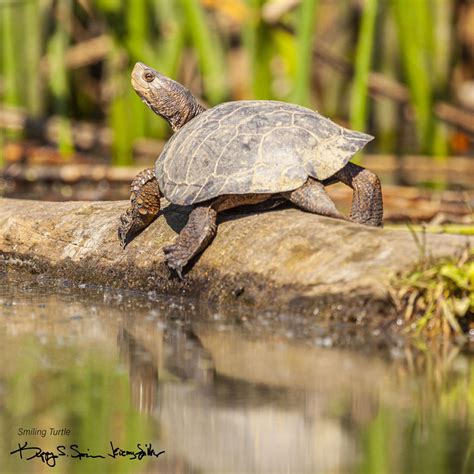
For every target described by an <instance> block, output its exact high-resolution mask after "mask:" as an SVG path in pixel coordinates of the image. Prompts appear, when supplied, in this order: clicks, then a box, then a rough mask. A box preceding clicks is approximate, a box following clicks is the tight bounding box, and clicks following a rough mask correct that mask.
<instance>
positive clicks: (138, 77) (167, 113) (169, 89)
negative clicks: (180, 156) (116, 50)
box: [132, 63, 204, 132]
mask: <svg viewBox="0 0 474 474" xmlns="http://www.w3.org/2000/svg"><path fill="white" fill-rule="evenodd" d="M132 86H133V88H134V89H135V92H136V93H137V94H138V95H139V96H140V98H141V99H142V101H143V102H144V103H145V104H146V105H148V107H150V109H151V110H153V112H155V113H156V114H158V115H159V116H161V117H163V118H164V119H165V120H166V121H167V122H168V123H169V124H170V126H171V128H172V129H173V131H174V132H176V131H177V130H179V129H180V128H181V127H182V126H183V125H184V124H185V123H187V122H189V121H190V120H191V119H192V118H194V117H195V116H196V115H198V114H200V113H201V112H203V111H204V108H203V107H202V106H201V105H199V103H198V101H197V100H196V98H195V97H194V96H193V95H192V94H191V92H190V91H189V90H188V89H186V87H184V86H182V85H181V84H180V83H179V82H176V81H173V80H172V79H170V78H169V77H166V76H163V74H160V73H159V72H158V71H156V70H155V69H153V68H151V67H149V66H146V65H145V64H143V63H137V64H135V67H134V68H133V71H132Z"/></svg>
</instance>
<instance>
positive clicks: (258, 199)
mask: <svg viewBox="0 0 474 474" xmlns="http://www.w3.org/2000/svg"><path fill="white" fill-rule="evenodd" d="M131 82H132V86H133V88H134V90H135V92H136V93H137V94H138V96H139V97H140V98H141V100H142V101H143V102H144V103H145V104H146V105H147V106H148V107H149V108H151V109H152V110H153V111H154V112H155V113H156V114H157V115H159V116H161V117H162V118H164V119H165V120H166V121H167V122H168V123H169V125H170V126H171V129H172V130H173V132H174V134H173V135H172V136H171V138H170V139H169V140H168V142H167V143H166V145H165V146H164V148H163V151H162V152H161V154H160V156H159V157H158V159H157V160H156V163H155V167H154V168H148V169H146V170H143V171H141V172H140V173H138V174H137V176H136V177H135V178H134V179H133V181H132V184H131V194H130V207H129V208H128V209H127V210H126V212H125V213H123V214H122V215H121V218H120V225H119V228H118V235H119V240H120V242H121V245H122V247H123V248H125V247H126V246H127V244H128V243H129V242H130V241H131V240H133V239H134V238H135V237H136V236H137V235H138V234H139V233H140V232H141V231H142V230H143V229H144V228H146V227H147V226H148V225H149V224H150V223H151V222H153V220H154V219H155V218H156V217H157V216H158V213H159V211H160V198H161V197H165V198H166V199H167V200H168V201H169V202H171V203H173V204H175V205H180V206H189V205H192V206H193V207H192V210H191V212H190V214H189V218H188V221H187V224H186V225H185V226H184V228H183V229H182V230H181V232H180V233H179V235H178V236H177V238H176V239H175V241H174V243H173V244H172V245H169V246H166V247H164V248H163V252H164V255H165V262H166V264H167V265H168V267H169V268H170V269H171V270H173V271H175V272H176V274H177V275H178V276H179V277H180V278H182V272H183V269H185V267H186V266H187V265H188V264H189V263H190V261H191V260H192V259H193V258H194V257H196V256H197V255H199V254H200V253H201V252H202V251H203V250H204V249H205V248H206V247H207V246H208V245H209V244H210V242H211V240H212V239H213V237H214V236H215V234H216V231H217V225H216V217H217V215H218V214H219V213H220V212H222V211H226V210H228V209H231V208H235V207H239V206H246V205H255V204H261V203H264V204H265V203H267V204H269V205H270V206H269V207H271V203H272V202H277V203H278V202H281V200H284V201H289V202H291V203H292V204H293V205H295V206H297V207H298V208H300V209H302V210H304V211H307V212H311V213H314V214H319V215H322V216H327V217H332V218H336V219H342V220H350V221H353V222H356V223H360V224H365V225H368V226H374V227H381V226H382V225H383V203H382V190H381V185H380V180H379V178H378V177H377V175H376V174H375V173H373V172H371V171H370V170H368V169H365V168H363V167H361V166H358V165H356V164H354V163H351V162H350V161H349V160H350V159H351V158H352V156H353V155H354V154H355V153H356V152H357V151H359V150H361V149H362V148H363V147H364V146H365V145H366V144H367V143H368V142H369V141H371V140H372V139H373V138H374V137H372V136H371V135H368V134H365V133H362V132H358V131H352V130H349V129H347V128H344V127H342V126H340V125H338V124H336V123H334V122H332V121H331V120H330V119H328V118H325V117H324V116H322V115H320V114H319V113H317V112H315V111H313V110H310V109H307V108H305V107H302V106H300V105H296V104H290V103H286V102H279V101H273V100H240V101H233V102H225V103H222V104H219V105H217V106H215V107H212V108H210V109H206V108H205V107H203V106H202V105H201V104H200V103H199V102H198V100H197V99H196V98H195V97H194V96H193V95H192V93H191V92H190V91H189V90H188V89H187V88H185V87H184V86H183V85H181V84H180V83H178V82H176V81H174V80H173V79H170V78H168V77H166V76H164V75H163V74H161V73H160V72H158V71H156V70H155V69H153V68H152V67H150V66H147V65H145V64H143V63H141V62H138V63H136V64H135V66H134V68H133V71H132V75H131ZM336 182H342V183H344V184H346V185H348V186H350V187H351V188H352V189H353V199H352V208H351V213H350V217H349V218H348V217H345V216H344V215H342V214H341V213H340V212H339V211H338V210H337V208H336V206H335V204H334V202H333V201H332V200H331V198H330V197H329V195H328V194H327V193H326V191H325V186H328V185H330V184H333V183H336Z"/></svg>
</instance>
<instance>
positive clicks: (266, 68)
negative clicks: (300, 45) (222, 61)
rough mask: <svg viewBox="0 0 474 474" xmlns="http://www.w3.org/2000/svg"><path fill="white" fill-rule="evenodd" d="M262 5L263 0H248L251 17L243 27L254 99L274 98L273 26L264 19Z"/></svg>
mask: <svg viewBox="0 0 474 474" xmlns="http://www.w3.org/2000/svg"><path fill="white" fill-rule="evenodd" d="M262 5H263V1H262V0H247V6H248V9H249V18H248V20H247V22H246V24H245V25H244V27H243V44H244V48H245V52H246V54H247V57H248V58H249V63H250V69H249V74H250V87H251V91H250V93H251V97H250V98H253V99H271V98H273V93H272V72H271V69H270V62H271V52H272V47H271V44H270V40H271V28H270V27H269V26H268V25H266V24H265V23H264V22H263V21H262V18H261V8H262Z"/></svg>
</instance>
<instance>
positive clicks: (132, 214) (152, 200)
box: [118, 168, 161, 248]
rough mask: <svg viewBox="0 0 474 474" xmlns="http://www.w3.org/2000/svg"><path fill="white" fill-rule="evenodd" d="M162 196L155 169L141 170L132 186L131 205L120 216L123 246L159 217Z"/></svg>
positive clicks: (119, 231) (120, 236) (120, 238)
mask: <svg viewBox="0 0 474 474" xmlns="http://www.w3.org/2000/svg"><path fill="white" fill-rule="evenodd" d="M160 197H161V192H160V188H159V186H158V181H157V180H156V177H155V171H154V170H153V169H152V168H147V169H146V170H143V171H140V173H138V174H137V175H136V176H135V178H134V180H133V181H132V184H131V186H130V207H129V208H128V209H127V210H126V211H125V212H124V213H123V214H122V215H121V216H120V226H119V228H118V236H119V240H120V243H121V244H122V247H123V248H125V247H126V246H127V244H128V243H130V242H131V241H132V240H133V239H134V238H135V237H136V236H137V235H138V234H139V233H140V232H141V231H142V230H143V229H145V227H147V226H148V225H150V224H151V223H152V222H153V221H154V219H155V218H156V217H157V215H158V212H159V211H160Z"/></svg>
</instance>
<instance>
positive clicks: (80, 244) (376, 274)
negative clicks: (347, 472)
mask: <svg viewBox="0 0 474 474" xmlns="http://www.w3.org/2000/svg"><path fill="white" fill-rule="evenodd" d="M127 205H128V204H127V202H125V201H118V202H67V203H51V202H40V201H26V200H15V199H0V255H1V259H2V261H3V265H4V266H5V265H6V266H7V267H14V268H15V267H23V268H26V269H28V271H31V272H35V273H44V274H46V275H49V276H52V277H62V278H66V279H69V280H74V281H76V282H79V283H89V284H98V285H106V286H110V287H116V288H128V289H140V290H144V291H149V290H156V291H158V292H160V293H169V294H189V295H196V294H198V295H200V296H201V297H204V298H206V299H208V300H213V301H216V300H217V301H219V302H225V303H227V302H234V301H238V302H239V303H244V304H245V306H247V305H250V306H254V307H257V308H268V309H279V310H281V309H286V310H288V309H289V310H291V311H293V312H296V313H307V314H316V313H317V314H319V313H320V310H325V309H326V310H328V311H329V312H331V311H333V310H334V308H335V307H337V309H338V311H343V312H344V314H345V315H354V314H359V313H360V312H361V311H362V310H364V311H367V310H369V311H371V312H374V313H388V312H390V311H391V305H390V298H389V296H388V288H389V285H390V279H391V278H392V277H393V275H394V274H395V273H397V272H400V271H403V270H408V269H409V268H410V267H411V266H413V265H414V264H415V263H416V262H417V260H419V258H420V250H419V247H418V246H417V244H416V242H415V240H414V239H413V236H412V235H411V234H410V233H409V232H408V231H397V230H383V229H374V228H368V227H364V226H361V225H357V224H350V223H346V222H342V221H337V220H334V219H329V218H324V217H319V216H314V215H311V214H308V213H304V212H302V211H300V210H298V209H292V208H291V209H290V208H285V209H277V210H273V211H267V212H250V211H248V212H233V213H228V214H224V215H223V216H222V217H221V219H220V223H219V228H218V234H217V237H216V238H215V240H214V241H213V242H212V244H211V246H210V247H209V248H208V249H207V250H206V251H205V252H204V253H203V254H202V255H201V257H200V258H198V259H197V261H196V262H195V264H194V265H193V266H192V268H191V269H190V270H189V271H188V272H187V274H186V276H185V279H184V281H180V280H179V279H177V278H175V277H172V276H171V275H170V273H169V271H168V269H167V268H166V266H165V264H164V262H163V253H162V250H161V249H162V247H163V246H164V245H166V244H169V243H170V242H171V241H172V240H173V238H174V237H175V235H176V233H177V232H179V231H180V229H181V228H182V227H183V226H184V224H185V223H186V220H187V215H188V213H189V208H183V207H177V206H174V205H167V203H166V202H163V206H164V208H163V211H162V213H161V214H160V216H159V218H158V219H157V220H156V221H155V222H154V223H153V224H152V225H151V226H150V227H149V228H147V229H146V230H145V231H144V232H143V233H142V234H141V235H140V236H138V237H137V238H136V239H135V240H134V241H133V242H132V243H131V244H129V246H128V247H127V249H126V250H122V248H121V247H120V245H119V242H118V238H117V225H118V220H119V216H120V214H121V213H122V212H123V211H124V210H125V209H126V207H127ZM472 241H473V240H472V238H470V237H465V236H453V235H434V234H433V235H426V242H425V252H426V254H429V255H432V256H433V257H443V256H447V255H452V254H454V253H455V252H456V251H457V250H458V249H460V248H462V247H463V246H465V245H466V244H467V243H468V242H471V243H472ZM315 308H317V312H315Z"/></svg>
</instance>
